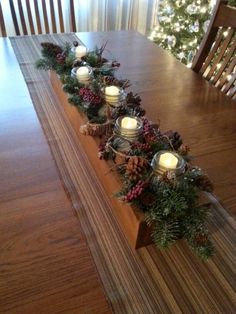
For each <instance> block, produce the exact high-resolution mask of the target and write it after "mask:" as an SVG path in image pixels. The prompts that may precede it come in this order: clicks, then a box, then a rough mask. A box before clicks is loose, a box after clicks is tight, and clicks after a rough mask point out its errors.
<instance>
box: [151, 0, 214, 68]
mask: <svg viewBox="0 0 236 314" xmlns="http://www.w3.org/2000/svg"><path fill="white" fill-rule="evenodd" d="M214 2H215V1H210V0H196V1H192V0H177V1H174V0H162V1H160V7H159V14H158V26H156V27H155V29H154V30H153V31H152V33H151V36H150V37H149V38H150V39H151V40H153V41H154V42H155V43H157V44H158V45H159V46H161V47H163V48H165V49H167V50H169V51H170V52H171V53H172V54H173V55H174V56H175V57H176V58H177V59H179V60H180V61H181V62H183V63H184V64H186V65H187V66H189V67H190V66H191V62H192V59H193V57H194V55H195V53H196V50H197V48H198V46H199V43H200V41H201V39H202V37H203V35H204V33H205V32H206V30H207V27H208V25H209V18H210V13H211V11H212V6H213V4H214Z"/></svg>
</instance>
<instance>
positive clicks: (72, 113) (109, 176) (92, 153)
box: [50, 71, 152, 249]
mask: <svg viewBox="0 0 236 314" xmlns="http://www.w3.org/2000/svg"><path fill="white" fill-rule="evenodd" d="M50 79H51V84H52V86H53V88H54V91H55V93H56V95H57V96H58V98H59V100H60V102H61V105H62V106H63V109H64V111H65V113H66V115H67V117H68V119H69V121H70V123H71V125H72V127H73V129H74V131H75V132H76V134H77V136H78V138H79V141H80V143H81V145H82V146H83V149H84V151H85V153H86V155H87V157H88V159H89V161H90V163H91V164H92V166H93V168H94V170H95V172H96V175H97V176H98V178H99V180H100V183H101V185H102V187H103V188H104V190H105V191H106V193H107V195H108V197H109V199H110V201H111V204H112V208H113V210H114V213H115V216H116V218H117V219H118V221H119V223H120V226H121V228H122V230H123V232H124V234H125V235H126V237H127V239H128V241H129V242H130V244H131V245H132V247H133V248H135V249H137V248H140V247H142V246H146V245H148V244H151V243H152V240H151V229H150V227H148V226H147V224H146V222H145V220H144V214H143V213H142V212H141V211H139V210H138V209H137V208H135V207H134V206H130V205H129V204H127V203H125V202H122V201H120V200H119V199H117V198H116V197H115V196H114V194H115V193H116V192H117V191H119V190H120V188H121V181H120V178H119V175H118V174H117V173H116V172H111V171H110V169H111V167H112V166H113V164H112V162H111V161H105V160H99V158H98V154H97V152H98V145H99V139H98V138H96V137H92V136H85V135H83V134H81V132H80V127H81V125H83V124H85V123H86V122H87V120H86V117H85V116H84V115H83V114H82V113H80V112H79V111H78V109H77V108H76V107H75V106H72V105H71V104H69V103H68V95H67V93H65V92H64V91H63V86H62V83H61V81H60V79H59V77H58V76H57V74H56V73H55V72H54V71H50Z"/></svg>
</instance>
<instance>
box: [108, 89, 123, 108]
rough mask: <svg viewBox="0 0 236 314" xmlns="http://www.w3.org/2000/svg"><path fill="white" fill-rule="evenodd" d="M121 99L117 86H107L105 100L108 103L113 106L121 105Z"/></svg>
mask: <svg viewBox="0 0 236 314" xmlns="http://www.w3.org/2000/svg"><path fill="white" fill-rule="evenodd" d="M119 98H120V89H119V88H118V87H116V86H107V87H105V99H106V102H108V103H109V104H112V105H116V104H118V103H119Z"/></svg>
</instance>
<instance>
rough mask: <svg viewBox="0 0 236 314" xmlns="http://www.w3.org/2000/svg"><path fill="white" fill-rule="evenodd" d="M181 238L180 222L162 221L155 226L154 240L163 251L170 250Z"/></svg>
mask: <svg viewBox="0 0 236 314" xmlns="http://www.w3.org/2000/svg"><path fill="white" fill-rule="evenodd" d="M178 238H179V225H178V222H174V221H168V220H167V221H165V220H160V221H158V222H157V224H155V226H154V229H153V232H152V239H153V242H154V244H155V245H156V246H158V247H159V248H161V249H167V248H169V247H170V246H171V245H172V244H173V243H174V242H175V241H176V240H177V239H178Z"/></svg>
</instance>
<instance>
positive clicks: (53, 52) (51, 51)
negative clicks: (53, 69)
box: [41, 42, 63, 58]
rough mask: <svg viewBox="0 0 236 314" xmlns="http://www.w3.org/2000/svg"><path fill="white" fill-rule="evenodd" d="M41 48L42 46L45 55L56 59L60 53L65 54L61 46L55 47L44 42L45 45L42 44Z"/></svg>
mask: <svg viewBox="0 0 236 314" xmlns="http://www.w3.org/2000/svg"><path fill="white" fill-rule="evenodd" d="M41 46H42V48H43V51H44V52H45V54H47V55H50V56H52V57H55V58H56V56H57V55H58V54H59V53H62V52H63V50H62V48H61V47H60V46H58V45H55V44H53V43H49V42H43V43H41Z"/></svg>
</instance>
